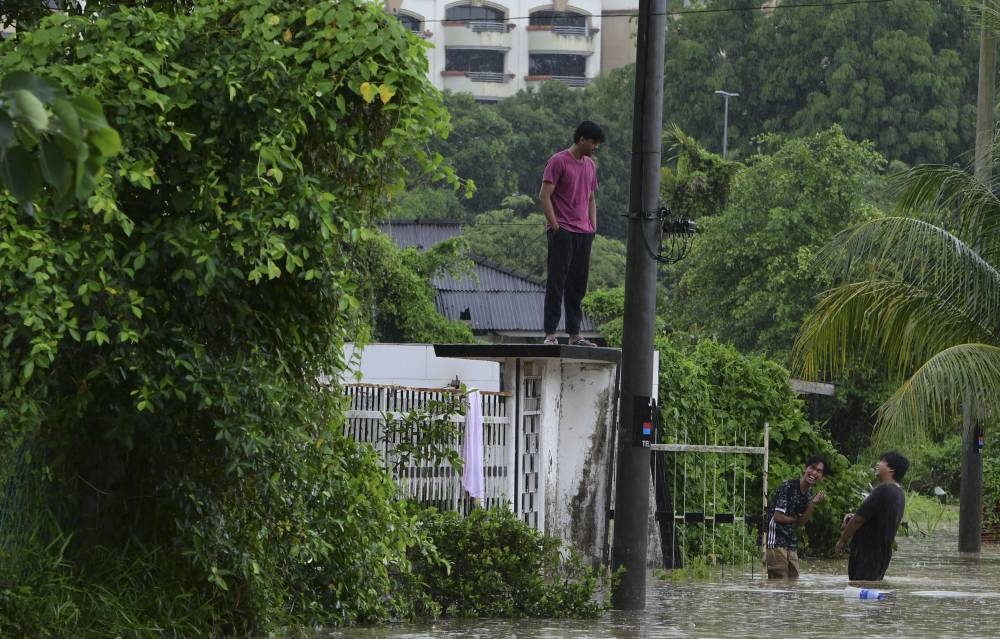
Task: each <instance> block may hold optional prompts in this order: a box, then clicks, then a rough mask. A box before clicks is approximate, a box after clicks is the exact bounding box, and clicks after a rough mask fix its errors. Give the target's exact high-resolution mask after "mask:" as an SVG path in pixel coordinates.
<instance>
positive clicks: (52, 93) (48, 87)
mask: <svg viewBox="0 0 1000 639" xmlns="http://www.w3.org/2000/svg"><path fill="white" fill-rule="evenodd" d="M0 89H2V90H4V91H8V92H11V93H13V92H14V91H28V92H30V93H32V94H34V95H35V96H36V97H37V98H38V99H39V100H41V101H42V102H45V103H48V102H52V101H53V100H54V99H55V98H56V97H57V96H58V95H59V93H60V91H59V89H58V88H57V87H56V86H55V85H54V84H52V83H51V82H49V81H48V80H46V79H45V78H40V77H38V76H37V75H35V74H33V73H28V72H27V71H13V72H11V73H8V74H7V75H6V76H4V79H3V82H0Z"/></svg>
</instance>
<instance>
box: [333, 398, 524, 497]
mask: <svg viewBox="0 0 1000 639" xmlns="http://www.w3.org/2000/svg"><path fill="white" fill-rule="evenodd" d="M344 392H345V393H346V395H347V396H348V397H349V398H350V400H351V407H350V410H349V411H348V412H347V420H346V423H345V426H344V432H345V434H346V435H347V436H348V437H351V438H353V439H354V440H355V441H359V442H366V443H368V444H371V445H372V446H373V447H374V448H375V449H376V450H377V451H378V452H379V453H380V454H381V455H382V459H383V460H385V463H386V467H387V468H393V471H394V475H395V477H396V481H397V483H398V484H399V487H400V489H401V490H402V491H403V494H404V495H405V496H406V497H407V498H409V499H413V500H415V501H418V502H420V503H422V504H426V505H429V506H435V507H437V508H440V509H442V510H454V511H458V512H460V513H463V514H464V513H468V512H469V510H470V509H471V507H472V503H471V499H470V498H469V497H468V495H467V494H466V493H465V491H464V490H463V489H462V485H461V476H460V475H459V473H457V472H456V470H455V468H453V467H452V466H451V465H450V464H449V463H448V462H446V461H445V462H443V463H442V464H440V465H433V464H430V463H428V462H427V461H423V460H412V461H409V462H408V463H404V464H397V460H398V458H397V456H396V455H395V453H394V450H395V446H396V444H398V443H399V441H398V436H396V439H397V441H393V436H391V435H390V436H387V434H386V419H387V418H389V419H396V418H399V417H401V416H403V415H405V414H407V413H409V412H410V411H413V410H416V409H421V408H424V407H426V405H427V404H428V403H429V402H431V401H443V400H445V399H446V398H447V397H448V395H454V394H455V393H458V392H459V391H457V390H453V389H442V388H409V387H403V386H386V385H376V384H345V385H344ZM480 398H481V401H482V414H483V474H484V486H485V498H484V499H483V503H482V506H484V507H486V508H494V507H507V508H510V507H511V506H512V504H513V503H514V500H513V498H512V496H513V495H514V490H515V484H514V474H515V473H514V468H515V454H516V450H515V449H516V442H515V439H516V438H515V436H514V428H513V423H512V416H511V415H510V412H509V411H510V404H511V396H510V393H506V392H495V391H480ZM451 419H452V420H454V421H455V422H458V423H462V422H464V418H463V417H462V416H461V415H458V414H456V415H453V416H452V417H451ZM461 431H462V429H459V433H458V436H457V437H456V438H455V439H454V440H453V441H451V442H449V443H450V445H451V446H453V447H454V448H455V450H458V451H461V450H462V432H461Z"/></svg>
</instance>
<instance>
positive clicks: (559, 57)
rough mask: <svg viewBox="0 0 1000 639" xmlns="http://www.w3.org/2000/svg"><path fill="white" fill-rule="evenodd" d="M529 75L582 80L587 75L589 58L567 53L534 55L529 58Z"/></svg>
mask: <svg viewBox="0 0 1000 639" xmlns="http://www.w3.org/2000/svg"><path fill="white" fill-rule="evenodd" d="M528 75H556V76H564V77H571V78H582V77H584V76H586V75H587V56H584V55H572V54H565V53H533V54H531V55H529V56H528Z"/></svg>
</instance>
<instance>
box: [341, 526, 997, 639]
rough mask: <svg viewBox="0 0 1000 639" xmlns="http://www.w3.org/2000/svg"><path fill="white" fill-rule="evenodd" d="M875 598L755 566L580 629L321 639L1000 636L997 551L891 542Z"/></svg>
mask: <svg viewBox="0 0 1000 639" xmlns="http://www.w3.org/2000/svg"><path fill="white" fill-rule="evenodd" d="M898 542H899V549H898V550H897V552H896V554H895V555H894V556H893V559H892V564H891V565H890V567H889V572H888V573H887V574H886V579H885V581H884V582H882V583H881V584H879V586H878V588H879V589H880V590H884V591H889V594H888V596H887V597H886V599H885V600H883V601H862V600H856V599H846V598H845V597H844V588H845V586H847V576H846V575H847V560H846V559H840V560H836V559H835V560H817V561H804V562H802V566H801V568H802V571H803V575H802V578H801V579H799V580H798V581H797V582H774V581H768V580H766V579H764V578H762V575H761V572H760V567H759V566H753V567H751V566H746V567H745V568H741V569H734V568H733V567H728V568H726V570H724V571H723V570H718V571H717V572H716V573H715V574H713V575H712V576H711V577H710V578H708V579H703V580H693V581H682V582H675V581H662V580H659V579H655V578H650V581H649V584H648V586H647V590H646V609H645V610H642V611H630V612H623V611H609V612H607V613H605V615H604V616H603V617H601V618H600V619H596V620H586V621H563V620H523V621H499V620H447V621H441V622H436V623H433V624H424V625H404V626H387V627H380V628H351V629H345V630H336V631H333V632H331V633H328V634H326V635H323V637H336V638H343V639H376V638H377V639H382V638H390V637H391V638H393V639H422V638H425V637H432V638H435V639H438V638H442V639H443V638H450V639H464V638H481V639H486V638H487V637H489V638H491V639H492V638H503V639H521V638H525V639H529V638H530V639H555V638H561V637H574V638H580V639H589V638H605V637H615V638H618V637H620V638H623V639H632V638H646V637H649V638H658V637H720V638H721V637H727V638H728V637H745V638H750V637H771V636H775V637H778V636H780V637H850V638H855V637H907V638H908V639H923V638H925V639H939V638H941V637H956V638H957V637H961V638H963V639H970V638H975V637H998V636H1000V547H998V546H988V545H984V546H983V552H982V553H981V554H979V555H975V556H963V555H960V554H959V553H958V551H957V532H956V530H955V528H954V526H951V527H940V528H939V529H938V530H936V531H935V532H934V533H933V534H932V535H931V536H929V537H926V538H898Z"/></svg>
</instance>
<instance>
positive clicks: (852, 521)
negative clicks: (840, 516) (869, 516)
mask: <svg viewBox="0 0 1000 639" xmlns="http://www.w3.org/2000/svg"><path fill="white" fill-rule="evenodd" d="M844 519H845V520H846V521H847V524H845V525H844V530H843V532H841V533H840V539H838V540H837V546H836V550H837V552H844V548H846V547H847V542H849V541H850V540H851V537H853V536H854V533H856V532H858V530H859V529H860V528H861V527H862V526H864V525H865V518H864V517H863V516H862V515H853V516H849V518H848V517H845V518H844Z"/></svg>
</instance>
